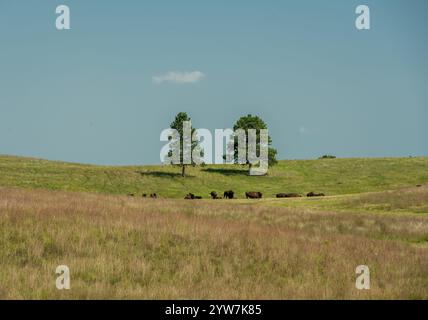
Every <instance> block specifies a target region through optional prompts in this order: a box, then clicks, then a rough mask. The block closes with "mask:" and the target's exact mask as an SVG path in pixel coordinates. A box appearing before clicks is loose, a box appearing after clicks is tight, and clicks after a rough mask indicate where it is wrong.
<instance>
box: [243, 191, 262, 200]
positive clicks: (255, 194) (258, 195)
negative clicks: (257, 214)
mask: <svg viewBox="0 0 428 320" xmlns="http://www.w3.org/2000/svg"><path fill="white" fill-rule="evenodd" d="M262 196H263V194H262V193H261V192H245V197H246V198H247V199H261V198H262Z"/></svg>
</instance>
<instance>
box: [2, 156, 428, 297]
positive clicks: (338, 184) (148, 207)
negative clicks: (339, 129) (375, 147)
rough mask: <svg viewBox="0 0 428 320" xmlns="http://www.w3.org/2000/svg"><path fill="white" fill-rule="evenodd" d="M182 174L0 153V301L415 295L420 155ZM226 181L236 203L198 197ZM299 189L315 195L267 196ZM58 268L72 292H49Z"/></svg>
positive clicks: (423, 189) (426, 182) (423, 212)
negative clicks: (366, 279) (259, 171)
mask: <svg viewBox="0 0 428 320" xmlns="http://www.w3.org/2000/svg"><path fill="white" fill-rule="evenodd" d="M188 175H189V176H188V177H185V178H182V177H181V176H180V169H179V168H177V167H168V166H132V167H131V166H129V167H111V166H110V167H109V166H92V165H82V164H73V163H64V162H55V161H46V160H39V159H31V158H22V157H11V156H0V270H1V271H0V299H88V298H95V299H122V298H130V299H428V277H427V270H428V268H427V267H428V158H383V159H325V160H295V161H291V160H287V161H280V162H279V165H277V166H275V167H272V168H271V169H270V171H269V175H268V176H265V177H250V176H248V175H247V174H246V170H245V168H243V167H241V166H205V167H195V168H189V170H188ZM228 189H232V190H234V191H235V192H236V194H237V196H238V198H239V199H237V200H210V199H208V197H209V195H208V193H209V192H210V191H212V190H215V191H217V192H220V193H221V192H222V191H224V190H228ZM245 191H261V192H263V195H264V197H263V199H261V200H246V199H243V195H244V192H245ZM309 191H315V192H323V193H325V194H326V195H327V196H326V197H322V198H307V197H302V198H293V199H276V198H275V194H276V193H279V192H298V193H301V194H304V193H307V192H309ZM152 192H156V193H157V194H158V195H160V197H161V199H156V200H153V199H143V198H141V197H128V196H126V195H127V194H128V193H135V194H136V195H140V194H141V193H152ZM188 192H192V193H195V194H199V195H202V196H203V197H204V199H203V200H197V201H187V200H184V199H182V198H183V197H184V195H185V194H186V193H188ZM60 264H65V265H67V266H69V267H70V269H71V274H72V276H71V290H65V291H64V290H62V291H60V290H57V289H56V287H55V279H56V276H57V275H56V274H55V268H56V266H58V265H60ZM360 264H365V265H367V266H369V267H370V274H371V289H370V290H364V291H359V290H357V289H356V288H355V268H356V266H357V265H360Z"/></svg>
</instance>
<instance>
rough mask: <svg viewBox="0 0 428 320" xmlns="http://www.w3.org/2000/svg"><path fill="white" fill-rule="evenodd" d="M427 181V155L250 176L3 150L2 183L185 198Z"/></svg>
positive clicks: (317, 163) (283, 164) (300, 164)
mask: <svg viewBox="0 0 428 320" xmlns="http://www.w3.org/2000/svg"><path fill="white" fill-rule="evenodd" d="M425 183H428V157H419V158H364V159H363V158H362V159H325V160H284V161H280V162H279V164H278V165H277V166H274V167H272V168H271V169H270V170H269V175H268V176H265V177H250V176H248V175H247V174H246V170H245V167H242V166H239V165H237V166H218V165H212V166H205V167H195V168H189V169H188V176H187V177H185V178H182V177H181V176H180V170H179V168H176V167H170V166H124V167H118V166H116V167H115V166H95V165H84V164H75V163H65V162H56V161H47V160H41V159H33V158H23V157H14V156H0V186H5V187H23V188H37V189H40V188H41V189H50V190H64V191H83V192H94V193H102V194H127V193H135V194H137V195H140V194H142V193H152V192H156V193H157V194H158V195H160V197H164V198H182V197H184V195H185V194H187V193H188V192H192V193H195V194H199V195H202V196H203V197H204V198H208V197H209V192H211V191H213V190H214V191H217V192H219V193H221V192H223V191H224V190H229V189H232V190H234V191H235V192H236V195H237V197H239V198H242V197H243V196H244V192H246V191H261V192H262V193H263V195H264V197H267V198H270V197H274V196H275V194H276V193H279V192H297V193H302V194H304V193H307V192H310V191H316V192H323V193H325V194H327V195H341V194H355V193H364V192H375V191H384V190H393V189H398V188H403V187H412V186H413V187H414V186H415V185H416V184H425Z"/></svg>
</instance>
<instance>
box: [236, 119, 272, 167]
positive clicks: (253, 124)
mask: <svg viewBox="0 0 428 320" xmlns="http://www.w3.org/2000/svg"><path fill="white" fill-rule="evenodd" d="M238 129H243V130H245V133H246V135H247V141H246V144H247V145H248V130H249V129H256V130H257V134H256V143H257V149H256V150H257V153H258V154H260V130H262V129H268V127H267V125H266V123H265V122H264V121H263V120H262V119H261V118H260V117H258V116H253V115H251V114H249V115H246V116H243V117H241V118H239V119H238V121H236V123H235V125H234V126H233V130H234V131H235V132H236V130H238ZM271 145H272V138H271V137H270V136H269V137H268V146H269V147H268V164H269V166H272V165H275V164H277V163H278V161H277V159H276V155H277V150H276V149H274V148H272V147H271ZM233 149H234V160H235V163H237V162H238V138H237V137H235V138H234V145H233ZM247 159H248V150H247ZM246 164H247V165H248V166H249V168H250V169H251V166H252V164H251V163H249V161H248V160H247V163H246Z"/></svg>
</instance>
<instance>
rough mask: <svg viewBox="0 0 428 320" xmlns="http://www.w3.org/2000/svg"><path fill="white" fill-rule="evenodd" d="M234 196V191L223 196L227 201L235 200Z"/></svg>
mask: <svg viewBox="0 0 428 320" xmlns="http://www.w3.org/2000/svg"><path fill="white" fill-rule="evenodd" d="M234 196H235V192H233V191H232V190H229V191H225V192H224V194H223V198H225V199H233V197H234Z"/></svg>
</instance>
